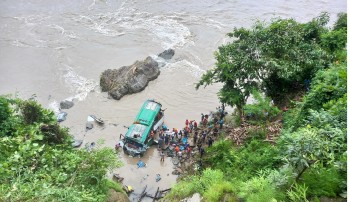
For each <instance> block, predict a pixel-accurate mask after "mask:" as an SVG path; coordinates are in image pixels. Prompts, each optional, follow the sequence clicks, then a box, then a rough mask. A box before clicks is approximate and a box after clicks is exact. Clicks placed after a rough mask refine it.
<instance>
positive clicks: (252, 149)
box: [203, 140, 280, 180]
mask: <svg viewBox="0 0 350 202" xmlns="http://www.w3.org/2000/svg"><path fill="white" fill-rule="evenodd" d="M277 155H278V150H277V149H276V148H274V147H273V146H271V145H270V144H269V143H265V142H261V141H258V140H252V141H251V142H249V143H247V144H246V145H245V146H244V147H242V148H239V149H236V148H232V143H231V142H229V141H223V140H221V141H217V142H216V143H214V145H213V146H212V147H210V148H208V150H207V154H206V156H205V157H204V158H203V163H204V165H206V166H208V167H211V168H215V169H220V170H221V171H222V172H224V173H226V174H227V176H228V177H234V178H236V179H237V178H239V179H242V180H246V179H248V178H250V177H252V176H254V175H255V174H256V173H258V171H259V170H263V169H271V168H273V167H275V166H276V165H278V164H279V163H280V161H279V160H278V159H276V158H275V157H276V156H277Z"/></svg>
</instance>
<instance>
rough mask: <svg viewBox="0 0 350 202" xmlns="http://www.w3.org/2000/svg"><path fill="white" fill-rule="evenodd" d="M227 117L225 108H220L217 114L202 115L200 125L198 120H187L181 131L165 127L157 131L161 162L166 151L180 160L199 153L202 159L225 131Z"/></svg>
mask: <svg viewBox="0 0 350 202" xmlns="http://www.w3.org/2000/svg"><path fill="white" fill-rule="evenodd" d="M225 115H226V112H225V107H224V106H220V107H218V108H217V112H216V113H210V114H203V113H202V114H201V120H200V121H199V123H198V122H197V121H196V120H190V119H186V120H185V122H184V127H183V128H182V129H180V130H178V129H177V128H173V129H172V130H170V129H168V128H167V126H166V125H163V126H162V128H161V129H159V130H158V131H156V133H158V134H159V139H158V150H159V151H160V157H161V161H164V156H165V153H166V152H165V151H166V150H173V151H174V153H175V154H174V155H175V156H178V157H179V158H181V157H182V156H183V155H184V154H186V156H187V157H188V156H190V155H191V154H192V153H193V152H196V151H197V152H198V153H199V157H200V158H202V157H203V155H205V148H206V147H211V146H212V145H213V143H214V141H215V140H216V139H217V137H218V136H219V132H220V130H222V129H223V124H224V117H225ZM169 148H170V149H169Z"/></svg>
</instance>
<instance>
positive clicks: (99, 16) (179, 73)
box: [0, 0, 346, 201]
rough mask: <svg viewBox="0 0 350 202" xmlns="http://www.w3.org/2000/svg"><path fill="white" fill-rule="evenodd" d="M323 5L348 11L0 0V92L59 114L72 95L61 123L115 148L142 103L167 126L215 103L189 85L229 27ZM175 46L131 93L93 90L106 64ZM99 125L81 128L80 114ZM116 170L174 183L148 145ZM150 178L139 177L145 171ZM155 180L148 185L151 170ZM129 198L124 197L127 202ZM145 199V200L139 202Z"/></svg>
mask: <svg viewBox="0 0 350 202" xmlns="http://www.w3.org/2000/svg"><path fill="white" fill-rule="evenodd" d="M322 11H327V12H329V13H330V16H331V23H333V22H334V20H335V19H336V15H337V13H339V12H346V1H345V0H333V1H331V0H313V1H309V0H294V1H287V0H266V1H252V0H245V1H243V0H203V1H195V0H164V1H163V0H146V1H136V0H113V1H112V0H77V1H71V0H60V1H58V0H52V1H45V0H17V1H1V2H0V75H1V76H0V94H17V95H18V96H20V97H22V98H29V97H30V96H32V95H33V94H35V96H36V99H37V100H38V101H39V102H40V103H42V105H43V106H44V107H50V108H51V109H53V110H55V111H56V112H57V111H58V103H59V102H60V101H61V100H64V99H73V100H74V102H75V106H74V107H73V108H71V109H69V110H66V112H68V116H67V120H66V121H64V122H63V123H62V125H63V126H67V127H69V128H70V131H71V133H72V134H73V135H74V136H75V137H76V138H78V139H84V143H83V144H85V143H89V142H97V141H98V140H99V139H103V140H104V146H107V147H113V146H114V145H115V143H116V142H117V141H118V139H119V134H120V133H125V132H126V129H125V127H124V126H128V125H130V124H131V123H132V121H133V120H134V118H135V116H136V114H137V112H138V110H139V108H140V107H141V105H142V103H143V102H144V101H145V100H146V99H149V98H151V99H156V100H157V101H159V102H161V103H162V104H163V108H167V110H166V111H165V115H166V120H165V122H166V124H167V125H168V126H169V128H173V127H176V128H180V127H183V126H184V121H185V119H196V120H198V119H199V118H200V113H201V112H208V111H210V110H214V109H215V107H217V106H218V105H219V101H218V99H217V96H216V93H217V91H218V89H219V88H220V85H214V86H209V87H207V88H205V89H200V90H198V91H196V90H195V88H194V83H196V82H197V81H198V80H199V78H200V76H201V75H202V74H203V73H204V72H205V70H208V69H210V68H211V67H213V65H214V64H215V59H214V56H213V53H214V51H215V50H217V48H218V46H220V45H221V44H223V43H226V42H228V41H229V39H228V38H227V36H226V33H228V32H230V31H232V29H233V27H235V26H236V27H241V26H243V27H249V26H251V25H252V24H253V23H254V21H255V20H256V19H260V20H268V19H271V18H274V17H278V16H280V17H283V18H286V17H292V18H295V19H296V20H298V21H301V22H306V21H309V20H310V19H312V18H313V17H316V16H317V15H319V14H320V12H322ZM167 48H173V49H174V50H175V56H174V58H173V59H172V60H170V61H169V62H168V63H167V64H166V65H165V66H164V67H162V68H161V74H160V76H159V77H158V79H156V80H154V81H152V82H150V83H149V85H148V87H147V88H146V89H145V90H144V91H142V92H140V93H137V94H134V95H127V96H125V97H123V98H122V99H121V100H119V101H116V100H111V99H108V96H107V94H106V93H101V92H100V89H99V86H98V84H99V76H100V74H101V72H102V71H104V70H105V69H108V68H118V67H121V66H123V65H130V64H132V63H134V62H135V61H136V60H143V59H144V58H146V57H147V56H149V55H151V56H155V55H156V54H158V53H160V52H162V51H163V50H164V49H167ZM90 114H95V115H97V116H99V117H101V118H102V119H104V120H105V122H106V123H105V125H104V126H102V127H100V126H97V125H96V124H95V127H94V128H93V129H92V130H90V131H87V132H86V131H85V123H86V119H87V116H88V115H90ZM119 156H120V158H121V160H122V161H123V162H124V167H122V168H119V169H118V170H117V171H116V172H118V173H120V174H121V175H122V176H123V177H124V178H125V179H124V183H125V184H128V185H131V186H133V187H134V188H135V192H136V193H140V192H141V191H142V188H143V187H144V186H145V185H146V184H148V191H149V192H150V193H154V192H155V190H156V189H157V187H158V186H159V187H160V188H161V189H165V188H169V187H171V186H172V185H173V184H174V183H175V182H176V176H174V175H172V174H171V171H172V166H173V165H172V164H171V162H170V161H169V159H168V158H166V159H165V162H164V163H160V157H159V154H158V152H157V151H156V150H155V149H154V148H151V149H150V150H149V151H148V152H147V154H146V156H145V157H143V158H142V160H143V161H145V162H146V163H147V165H148V166H147V167H146V168H139V169H138V168H137V166H136V162H137V161H138V160H139V159H138V158H131V157H128V156H126V155H124V154H123V153H121V154H120V155H119ZM147 174H148V175H149V176H148V178H146V179H145V180H144V181H142V182H141V179H143V177H144V176H146V175H147ZM156 174H160V175H161V177H162V179H161V180H160V181H159V182H156V181H155V175H156ZM133 197H135V196H133V195H131V196H130V199H131V200H133ZM147 200H150V199H145V201H147Z"/></svg>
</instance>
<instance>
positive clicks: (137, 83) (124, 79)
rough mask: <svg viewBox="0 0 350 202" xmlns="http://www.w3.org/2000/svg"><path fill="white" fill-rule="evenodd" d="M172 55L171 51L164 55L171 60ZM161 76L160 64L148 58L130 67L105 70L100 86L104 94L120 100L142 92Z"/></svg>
mask: <svg viewBox="0 0 350 202" xmlns="http://www.w3.org/2000/svg"><path fill="white" fill-rule="evenodd" d="M167 51H168V52H169V50H167ZM172 52H173V51H172ZM163 53H164V52H163ZM163 53H161V54H163ZM161 54H160V55H161ZM170 55H171V51H170V52H169V53H167V54H164V57H167V58H171V57H172V55H173V53H172V55H171V56H170ZM159 74H160V71H159V66H158V62H157V61H155V60H154V59H153V58H151V57H147V58H146V59H145V60H144V61H136V62H135V63H134V64H133V65H130V66H123V67H121V68H119V69H107V70H105V71H104V72H102V74H101V77H100V86H101V89H102V91H103V92H108V94H109V95H110V96H111V97H112V98H114V99H116V100H119V99H120V98H122V97H123V96H124V95H126V94H132V93H137V92H140V91H142V90H143V89H144V88H146V86H147V85H148V82H149V81H151V80H154V79H156V78H157V77H158V75H159Z"/></svg>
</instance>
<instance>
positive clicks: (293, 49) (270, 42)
mask: <svg viewBox="0 0 350 202" xmlns="http://www.w3.org/2000/svg"><path fill="white" fill-rule="evenodd" d="M328 21H329V16H328V14H327V13H322V14H321V15H320V16H319V17H317V18H314V19H312V20H311V21H310V22H307V23H298V22H296V21H295V20H293V19H274V20H272V22H271V23H270V24H269V25H266V24H265V23H263V22H260V21H258V22H256V23H255V25H254V26H253V27H252V28H251V29H245V28H239V29H238V28H234V31H233V32H232V33H229V34H228V36H230V37H235V39H234V40H233V41H232V42H230V43H228V44H225V45H222V46H220V47H219V50H218V52H215V54H214V55H215V58H216V65H215V67H214V68H213V69H210V70H208V71H207V72H206V73H205V74H203V75H202V77H201V79H200V81H199V82H198V83H197V84H196V88H197V89H198V88H199V87H200V86H204V87H205V86H207V85H210V84H212V83H223V87H222V89H221V90H220V91H219V93H218V96H219V99H220V101H221V102H223V103H226V104H228V105H230V106H235V107H237V109H238V111H239V112H240V114H242V108H243V106H244V105H245V103H246V101H247V99H248V97H249V96H250V94H251V93H252V91H253V89H258V90H260V91H261V92H264V93H265V94H266V95H267V96H269V97H271V98H272V99H273V100H274V102H275V103H278V101H279V100H280V99H282V98H283V97H284V96H285V94H286V93H291V91H293V90H297V91H300V90H302V87H303V83H304V81H305V80H307V79H311V78H312V77H313V76H314V75H315V74H316V72H317V71H318V70H320V69H324V68H327V67H328V66H329V63H330V62H331V60H330V55H329V53H327V51H325V50H324V49H323V48H322V46H321V40H322V36H323V35H324V34H325V33H328V32H329V30H328V29H327V28H326V27H325V25H326V24H327V23H328ZM340 38H341V37H340ZM341 39H342V38H341ZM340 44H342V43H340ZM340 46H341V45H340ZM335 48H339V46H335Z"/></svg>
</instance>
